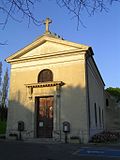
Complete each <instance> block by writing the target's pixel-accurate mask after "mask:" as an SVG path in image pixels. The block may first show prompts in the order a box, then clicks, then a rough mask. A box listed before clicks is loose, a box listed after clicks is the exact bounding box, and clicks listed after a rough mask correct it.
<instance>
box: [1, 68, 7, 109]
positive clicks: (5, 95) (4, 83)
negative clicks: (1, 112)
mask: <svg viewBox="0 0 120 160" xmlns="http://www.w3.org/2000/svg"><path fill="white" fill-rule="evenodd" d="M8 81H9V76H8V69H6V72H5V75H4V79H3V84H2V99H1V101H2V102H1V106H2V107H6V101H7V96H8Z"/></svg>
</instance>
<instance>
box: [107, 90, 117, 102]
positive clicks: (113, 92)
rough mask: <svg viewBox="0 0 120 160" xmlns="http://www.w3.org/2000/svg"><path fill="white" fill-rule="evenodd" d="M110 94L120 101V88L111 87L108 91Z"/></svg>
mask: <svg viewBox="0 0 120 160" xmlns="http://www.w3.org/2000/svg"><path fill="white" fill-rule="evenodd" d="M106 91H107V92H108V93H110V95H111V96H113V97H115V99H116V101H117V102H119V101H120V88H112V87H109V88H107V89H106Z"/></svg>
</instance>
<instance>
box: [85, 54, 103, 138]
mask: <svg viewBox="0 0 120 160" xmlns="http://www.w3.org/2000/svg"><path fill="white" fill-rule="evenodd" d="M87 66H88V68H87V69H88V87H89V105H90V135H91V136H92V135H94V134H95V133H98V132H101V131H102V130H104V127H105V106H104V83H103V81H102V79H101V77H100V75H99V73H98V71H97V68H96V66H95V64H94V63H93V60H92V59H91V57H90V58H89V59H88V60H87ZM95 105H96V111H97V114H96V117H97V120H95ZM100 119H101V124H100ZM96 121H97V123H96Z"/></svg>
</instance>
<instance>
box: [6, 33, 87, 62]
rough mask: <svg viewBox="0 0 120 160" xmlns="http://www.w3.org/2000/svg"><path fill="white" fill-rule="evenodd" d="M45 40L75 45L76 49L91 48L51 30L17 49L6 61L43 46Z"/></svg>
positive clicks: (69, 45)
mask: <svg viewBox="0 0 120 160" xmlns="http://www.w3.org/2000/svg"><path fill="white" fill-rule="evenodd" d="M45 42H52V43H55V44H60V45H64V46H68V47H73V48H75V49H76V50H84V51H86V50H88V49H89V46H86V45H82V44H77V43H74V42H70V41H66V40H63V39H61V38H60V37H58V36H56V35H54V34H52V33H51V32H50V33H49V34H43V35H42V36H40V37H38V38H37V39H36V40H35V41H33V42H32V43H31V44H29V45H27V46H26V47H24V48H23V49H21V50H19V51H17V52H16V53H14V54H12V55H11V56H9V57H8V58H6V61H7V62H8V63H10V62H12V61H15V59H18V58H19V57H21V56H24V55H25V54H26V53H28V52H29V51H31V50H33V49H35V48H37V47H39V46H41V45H42V44H44V43H45Z"/></svg>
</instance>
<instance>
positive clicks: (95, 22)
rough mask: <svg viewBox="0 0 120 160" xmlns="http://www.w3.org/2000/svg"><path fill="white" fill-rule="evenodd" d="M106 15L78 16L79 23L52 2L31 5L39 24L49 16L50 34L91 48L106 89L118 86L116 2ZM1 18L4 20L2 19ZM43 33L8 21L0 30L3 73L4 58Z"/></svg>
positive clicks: (118, 11) (118, 14) (119, 39)
mask: <svg viewBox="0 0 120 160" xmlns="http://www.w3.org/2000/svg"><path fill="white" fill-rule="evenodd" d="M108 8H109V9H108V12H104V11H103V12H100V13H99V12H98V13H96V14H95V15H94V16H89V15H87V14H86V13H85V12H83V13H82V15H81V19H82V22H83V23H84V25H85V27H83V25H81V24H79V28H78V29H77V19H76V18H75V17H73V15H72V14H71V13H69V11H68V10H67V9H65V8H60V7H59V6H58V5H56V3H55V1H53V0H49V1H41V3H40V6H35V10H34V15H36V16H37V17H38V18H39V19H40V21H41V20H44V19H46V17H49V18H50V19H52V24H50V31H51V32H53V33H56V34H58V35H60V36H61V37H63V38H64V39H65V40H67V41H71V42H76V43H79V44H84V45H87V46H91V47H92V49H93V51H94V59H95V62H96V64H97V66H98V69H99V71H100V73H101V75H102V78H103V80H104V82H105V85H106V88H108V87H120V71H119V69H120V62H119V61H120V44H119V43H120V3H117V2H116V3H113V4H112V5H111V6H108ZM3 18H4V17H3ZM44 31H45V26H44V25H40V26H36V25H34V24H33V23H32V22H31V23H30V25H29V26H28V20H27V19H26V18H25V19H23V22H21V23H18V22H15V21H14V20H12V19H9V20H8V23H7V24H6V26H5V28H4V29H0V42H6V43H7V45H0V61H2V63H3V73H4V72H5V70H6V68H7V67H8V68H10V65H9V64H7V63H6V62H5V61H4V59H6V58H7V57H9V56H10V55H11V54H13V53H15V52H17V51H18V50H20V49H22V48H24V47H25V46H26V45H28V44H30V43H31V42H32V41H34V40H35V39H36V38H37V37H39V36H40V35H42V34H43V33H44Z"/></svg>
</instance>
